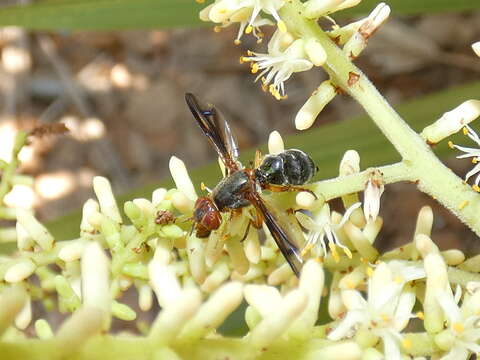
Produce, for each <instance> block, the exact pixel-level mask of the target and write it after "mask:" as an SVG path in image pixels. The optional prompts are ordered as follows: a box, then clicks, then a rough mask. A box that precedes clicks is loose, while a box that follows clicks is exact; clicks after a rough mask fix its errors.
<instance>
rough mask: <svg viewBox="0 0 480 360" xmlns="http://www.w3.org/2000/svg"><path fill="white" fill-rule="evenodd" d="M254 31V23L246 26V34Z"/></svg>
mask: <svg viewBox="0 0 480 360" xmlns="http://www.w3.org/2000/svg"><path fill="white" fill-rule="evenodd" d="M252 31H253V26H252V25H248V26H247V27H246V28H245V34H250V33H251V32H252Z"/></svg>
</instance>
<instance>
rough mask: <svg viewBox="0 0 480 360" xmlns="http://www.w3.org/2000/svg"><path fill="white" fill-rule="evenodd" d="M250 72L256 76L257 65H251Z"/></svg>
mask: <svg viewBox="0 0 480 360" xmlns="http://www.w3.org/2000/svg"><path fill="white" fill-rule="evenodd" d="M251 72H252V74H256V73H257V72H258V63H253V64H252V69H251Z"/></svg>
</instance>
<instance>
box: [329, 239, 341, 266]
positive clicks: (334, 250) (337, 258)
mask: <svg viewBox="0 0 480 360" xmlns="http://www.w3.org/2000/svg"><path fill="white" fill-rule="evenodd" d="M328 247H329V248H330V253H331V254H332V256H333V260H335V262H337V263H338V262H340V256H339V255H338V251H337V246H336V245H335V243H333V242H329V243H328Z"/></svg>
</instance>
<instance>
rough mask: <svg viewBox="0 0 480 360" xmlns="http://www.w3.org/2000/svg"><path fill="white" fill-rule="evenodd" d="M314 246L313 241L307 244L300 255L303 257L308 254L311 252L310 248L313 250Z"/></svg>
mask: <svg viewBox="0 0 480 360" xmlns="http://www.w3.org/2000/svg"><path fill="white" fill-rule="evenodd" d="M312 248H313V244H312V243H310V244H308V245H307V246H305V247H304V248H303V249H302V252H301V254H300V255H301V256H302V257H303V256H305V255H307V254H308V253H309V252H310V250H312Z"/></svg>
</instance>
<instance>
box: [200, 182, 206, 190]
mask: <svg viewBox="0 0 480 360" xmlns="http://www.w3.org/2000/svg"><path fill="white" fill-rule="evenodd" d="M200 189H202V191H205V190H207V187H206V185H205V184H204V183H203V181H202V182H201V183H200Z"/></svg>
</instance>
